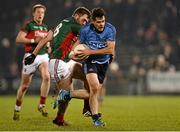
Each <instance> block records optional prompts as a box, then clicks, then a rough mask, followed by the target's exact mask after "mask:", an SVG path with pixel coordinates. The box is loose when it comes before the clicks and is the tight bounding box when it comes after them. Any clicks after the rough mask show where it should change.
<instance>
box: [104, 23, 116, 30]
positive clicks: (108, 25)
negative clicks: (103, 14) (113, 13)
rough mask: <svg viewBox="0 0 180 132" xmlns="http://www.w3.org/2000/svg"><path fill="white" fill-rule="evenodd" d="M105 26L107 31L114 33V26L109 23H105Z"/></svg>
mask: <svg viewBox="0 0 180 132" xmlns="http://www.w3.org/2000/svg"><path fill="white" fill-rule="evenodd" d="M105 26H106V28H107V30H111V31H113V32H116V28H115V26H113V25H112V24H111V23H109V22H106V24H105Z"/></svg>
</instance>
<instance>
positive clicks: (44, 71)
mask: <svg viewBox="0 0 180 132" xmlns="http://www.w3.org/2000/svg"><path fill="white" fill-rule="evenodd" d="M39 71H40V73H41V76H42V78H44V79H46V80H47V81H48V80H50V74H49V71H48V62H43V63H42V64H40V66H39Z"/></svg>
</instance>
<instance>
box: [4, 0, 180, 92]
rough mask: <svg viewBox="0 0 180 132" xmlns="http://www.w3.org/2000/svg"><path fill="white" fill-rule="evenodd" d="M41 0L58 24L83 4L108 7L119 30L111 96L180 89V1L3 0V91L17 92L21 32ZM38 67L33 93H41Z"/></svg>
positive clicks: (49, 17) (110, 79)
mask: <svg viewBox="0 0 180 132" xmlns="http://www.w3.org/2000/svg"><path fill="white" fill-rule="evenodd" d="M36 3H42V4H45V5H46V6H47V14H46V18H45V20H46V23H47V24H48V25H49V27H50V28H54V27H55V26H56V25H57V24H58V23H59V22H60V21H61V20H62V19H64V18H66V17H69V16H71V14H72V12H73V10H74V9H75V8H76V7H78V6H85V7H87V8H89V9H92V8H94V7H103V8H104V9H105V10H106V12H107V21H108V22H110V23H112V24H113V25H114V26H115V27H116V29H117V39H116V40H117V41H116V59H115V61H114V62H113V63H112V64H111V66H110V68H109V71H108V74H107V82H106V87H107V94H108V95H110V94H111V95H114V94H116V95H149V94H178V93H180V81H179V80H180V73H179V70H180V1H179V0H91V1H90V0H49V1H45V0H44V1H43V0H42V1H36V0H3V1H2V0H1V4H0V94H3V95H4V94H13V95H15V94H16V90H17V88H18V85H19V79H20V73H21V61H22V57H23V54H24V49H23V46H22V45H16V43H15V37H16V35H17V33H18V31H19V29H20V27H21V26H22V24H23V23H24V21H25V20H27V19H29V18H30V16H31V7H32V5H34V4H36ZM39 85H40V75H39V73H38V72H37V73H36V75H35V76H34V79H33V82H32V85H31V86H30V88H29V92H28V93H32V94H38V93H39Z"/></svg>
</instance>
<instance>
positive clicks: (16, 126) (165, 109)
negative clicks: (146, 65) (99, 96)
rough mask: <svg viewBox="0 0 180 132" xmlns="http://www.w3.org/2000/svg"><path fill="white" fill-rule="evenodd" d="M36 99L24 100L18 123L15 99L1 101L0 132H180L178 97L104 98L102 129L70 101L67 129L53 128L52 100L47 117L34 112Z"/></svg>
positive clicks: (79, 102) (77, 103)
mask: <svg viewBox="0 0 180 132" xmlns="http://www.w3.org/2000/svg"><path fill="white" fill-rule="evenodd" d="M38 101H39V97H38V96H26V97H25V99H24V102H23V107H22V110H21V119H20V120H19V121H13V120H12V115H13V109H14V103H15V96H1V97H0V111H1V112H0V113H1V114H0V130H1V131H20V130H21V131H34V130H36V131H46V130H47V131H71V130H74V131H86V130H88V131H109V130H112V131H116V130H119V131H120V130H122V131H131V130H134V131H153V130H157V131H160V130H162V131H170V130H171V131H174V130H180V97H178V96H145V97H128V96H107V97H105V100H104V104H103V106H102V107H101V108H100V111H101V112H102V113H103V120H104V121H105V122H106V126H105V127H94V126H92V120H91V118H87V117H83V116H82V114H81V112H82V107H83V102H82V101H80V100H77V99H72V100H71V102H70V105H69V108H68V111H67V113H66V117H65V118H66V120H67V121H68V122H70V123H71V126H68V127H58V126H56V125H54V124H52V120H53V118H54V117H55V115H56V110H53V109H52V107H51V103H52V101H53V99H52V98H51V96H49V97H48V99H47V106H48V110H49V116H48V117H42V116H41V115H40V113H39V112H38V111H37V104H38Z"/></svg>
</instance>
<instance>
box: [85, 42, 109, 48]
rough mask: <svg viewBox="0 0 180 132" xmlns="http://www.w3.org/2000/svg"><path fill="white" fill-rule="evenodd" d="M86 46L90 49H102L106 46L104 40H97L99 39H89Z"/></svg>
mask: <svg viewBox="0 0 180 132" xmlns="http://www.w3.org/2000/svg"><path fill="white" fill-rule="evenodd" d="M88 46H89V47H90V48H91V49H102V48H104V47H106V46H107V44H106V43H105V42H99V41H90V42H89V44H88Z"/></svg>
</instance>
